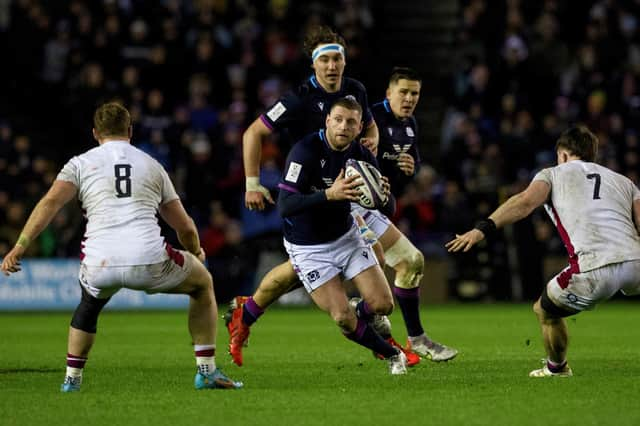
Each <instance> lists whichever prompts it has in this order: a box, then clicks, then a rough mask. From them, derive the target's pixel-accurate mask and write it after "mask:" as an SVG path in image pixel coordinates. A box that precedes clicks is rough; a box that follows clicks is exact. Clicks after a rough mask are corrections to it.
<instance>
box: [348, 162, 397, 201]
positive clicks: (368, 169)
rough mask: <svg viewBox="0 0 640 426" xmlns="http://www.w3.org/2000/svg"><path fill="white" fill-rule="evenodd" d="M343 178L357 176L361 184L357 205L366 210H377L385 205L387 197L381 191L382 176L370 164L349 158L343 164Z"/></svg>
mask: <svg viewBox="0 0 640 426" xmlns="http://www.w3.org/2000/svg"><path fill="white" fill-rule="evenodd" d="M344 175H345V177H351V176H354V175H355V176H358V177H360V180H361V181H362V183H361V184H360V186H358V187H357V189H359V190H360V198H359V199H358V204H360V205H361V206H362V207H364V208H366V209H377V208H380V207H382V206H384V205H385V203H386V202H387V196H386V195H385V193H384V191H383V190H382V175H381V174H380V172H379V171H378V169H376V168H375V166H373V165H372V164H369V163H367V162H366V161H358V160H354V159H353V158H349V159H348V160H347V162H346V164H345V170H344Z"/></svg>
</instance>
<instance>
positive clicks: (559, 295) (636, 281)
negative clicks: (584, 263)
mask: <svg viewBox="0 0 640 426" xmlns="http://www.w3.org/2000/svg"><path fill="white" fill-rule="evenodd" d="M571 269H572V268H571V267H567V268H565V269H564V270H563V271H562V272H560V273H559V274H558V275H556V276H555V277H553V278H552V279H551V281H549V282H548V283H547V294H548V296H549V299H551V301H552V302H553V303H554V304H555V305H557V306H559V307H561V308H565V309H568V310H570V311H583V310H585V309H593V308H594V307H595V305H597V304H598V303H599V302H602V301H604V300H607V299H609V298H610V297H611V296H613V295H614V294H616V292H617V291H618V290H622V292H623V293H624V294H626V295H634V294H639V293H640V260H630V261H628V262H622V263H614V264H611V265H606V266H602V267H600V268H597V269H593V270H591V271H587V272H579V273H575V272H572V270H571Z"/></svg>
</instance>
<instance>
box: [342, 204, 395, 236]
mask: <svg viewBox="0 0 640 426" xmlns="http://www.w3.org/2000/svg"><path fill="white" fill-rule="evenodd" d="M351 214H352V215H356V214H358V215H360V216H362V218H363V219H364V221H365V222H367V226H368V227H369V229H371V230H372V231H373V232H374V233H375V234H376V235H377V236H378V238H380V237H381V236H382V234H384V233H385V232H386V231H387V229H389V226H391V221H390V220H389V218H388V217H387V216H385V215H384V214H382V213H380V211H379V210H369V209H365V208H364V207H362V206H361V205H360V204H356V203H351Z"/></svg>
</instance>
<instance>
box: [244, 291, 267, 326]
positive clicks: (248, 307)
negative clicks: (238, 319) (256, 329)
mask: <svg viewBox="0 0 640 426" xmlns="http://www.w3.org/2000/svg"><path fill="white" fill-rule="evenodd" d="M263 313H264V309H262V308H261V307H260V306H258V304H257V303H256V302H254V301H253V297H249V298H248V299H247V301H246V302H244V305H242V322H243V323H245V325H247V326H249V327H251V326H252V325H253V323H254V322H256V321H257V320H258V318H260V315H262V314H263Z"/></svg>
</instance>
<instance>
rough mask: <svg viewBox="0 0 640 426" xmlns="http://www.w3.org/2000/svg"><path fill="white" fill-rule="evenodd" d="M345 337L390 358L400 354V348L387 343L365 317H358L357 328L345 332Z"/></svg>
mask: <svg viewBox="0 0 640 426" xmlns="http://www.w3.org/2000/svg"><path fill="white" fill-rule="evenodd" d="M344 335H345V337H346V338H347V339H349V340H353V341H354V342H356V343H357V344H359V345H362V346H364V347H365V348H369V349H371V350H372V351H374V352H375V353H378V354H380V355H382V356H383V357H385V358H390V357H392V356H394V355H397V354H398V350H397V349H396V348H394V347H393V346H391V345H390V344H389V343H387V342H386V341H385V340H383V339H382V337H380V335H379V334H378V333H376V332H375V331H373V329H372V328H371V327H369V324H367V323H366V322H365V321H364V320H363V319H361V318H358V323H357V324H356V329H355V330H354V331H353V332H351V333H345V334H344Z"/></svg>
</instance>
